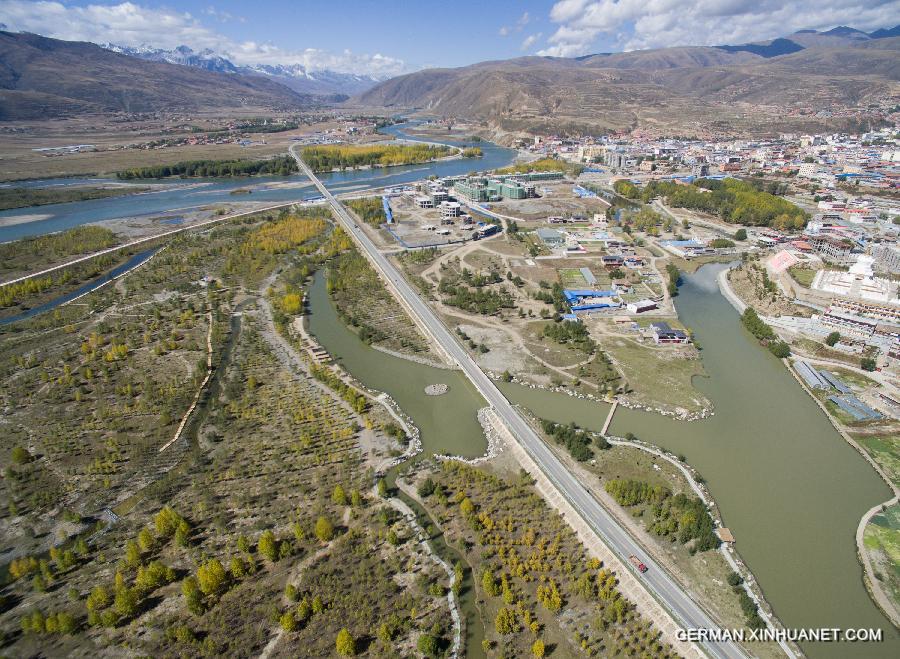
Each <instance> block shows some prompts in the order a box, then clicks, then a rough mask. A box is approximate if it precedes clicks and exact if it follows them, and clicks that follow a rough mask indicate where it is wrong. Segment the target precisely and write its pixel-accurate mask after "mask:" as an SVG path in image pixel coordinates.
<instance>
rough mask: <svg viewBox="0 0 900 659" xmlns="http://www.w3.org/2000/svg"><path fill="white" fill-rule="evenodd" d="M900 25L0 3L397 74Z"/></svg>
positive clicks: (618, 14)
mask: <svg viewBox="0 0 900 659" xmlns="http://www.w3.org/2000/svg"><path fill="white" fill-rule="evenodd" d="M898 23H900V0H694V1H691V0H559V1H556V2H554V1H552V0H518V1H517V0H454V1H447V0H443V1H441V2H437V1H433V0H324V1H323V0H312V1H311V0H256V1H255V2H252V3H251V2H247V0H241V1H238V0H213V1H210V0H168V1H163V2H156V1H154V0H135V1H134V2H121V1H117V0H113V1H109V0H107V1H103V0H66V1H51V0H0V25H2V26H3V28H2V29H7V30H12V31H16V32H19V31H23V32H34V33H37V34H42V35H45V36H49V37H54V38H58V39H67V40H82V41H92V42H95V43H114V44H117V45H124V46H140V45H144V44H146V45H151V46H154V47H157V48H167V49H168V48H174V47H176V46H180V45H187V46H189V47H191V48H193V49H194V50H202V49H204V48H209V49H211V50H213V51H215V52H216V53H218V54H220V55H223V56H225V57H228V58H229V59H230V60H232V61H233V62H235V63H236V64H251V65H252V64H303V65H304V66H306V67H307V68H308V69H312V70H320V69H331V70H334V71H339V72H344V73H360V74H367V75H373V76H377V77H389V76H393V75H398V74H401V73H406V72H409V71H415V70H418V69H421V68H431V67H453V66H463V65H466V64H472V63H474V62H479V61H484V60H492V59H507V58H511V57H520V56H523V55H551V56H557V57H576V56H580V55H586V54H589V53H598V52H616V51H623V50H637V49H644V48H661V47H667V46H684V45H696V46H702V45H717V44H740V43H747V42H750V41H759V40H766V39H772V38H775V37H779V36H786V35H788V34H790V33H791V32H794V31H796V30H800V29H818V30H827V29H830V28H832V27H835V26H838V25H849V26H851V27H855V28H857V29H861V30H864V31H872V30H875V29H878V28H883V27H893V26H894V25H897V24H898Z"/></svg>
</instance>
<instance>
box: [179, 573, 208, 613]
mask: <svg viewBox="0 0 900 659" xmlns="http://www.w3.org/2000/svg"><path fill="white" fill-rule="evenodd" d="M181 593H182V594H183V595H184V599H185V603H186V604H187V608H188V611H190V612H191V613H193V614H194V615H200V614H201V613H203V594H202V593H201V592H200V586H199V585H198V584H197V578H196V577H193V576H190V577H187V578H186V579H185V580H184V581H182V582H181Z"/></svg>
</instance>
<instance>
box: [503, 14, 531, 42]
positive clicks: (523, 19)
mask: <svg viewBox="0 0 900 659" xmlns="http://www.w3.org/2000/svg"><path fill="white" fill-rule="evenodd" d="M529 21H531V16H530V15H529V14H528V12H527V11H526V12H525V13H524V14H522V15H521V16H519V19H518V20H517V21H516V22H515V23H514V24H513V25H503V26H502V27H501V28H500V29H499V30H497V34H499V35H500V36H501V37H505V36H507V35H510V34H512V33H513V32H521V31H522V30H523V29H524V28H525V26H526V25H528V23H529Z"/></svg>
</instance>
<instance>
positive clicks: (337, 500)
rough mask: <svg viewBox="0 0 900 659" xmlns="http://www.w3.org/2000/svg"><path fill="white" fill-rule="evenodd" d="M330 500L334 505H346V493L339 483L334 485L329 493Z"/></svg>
mask: <svg viewBox="0 0 900 659" xmlns="http://www.w3.org/2000/svg"><path fill="white" fill-rule="evenodd" d="M331 501H332V503H334V505H336V506H346V505H347V494H346V493H345V492H344V488H343V487H341V486H340V484H338V485H335V486H334V491H333V492H332V493H331Z"/></svg>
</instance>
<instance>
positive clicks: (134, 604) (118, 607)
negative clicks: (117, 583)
mask: <svg viewBox="0 0 900 659" xmlns="http://www.w3.org/2000/svg"><path fill="white" fill-rule="evenodd" d="M138 601H139V600H138V593H137V589H136V588H127V587H126V588H119V589H118V590H117V591H116V598H115V600H114V601H113V609H115V611H116V613H118V614H119V615H120V616H121V617H123V618H131V617H133V616H134V614H135V613H137V610H138Z"/></svg>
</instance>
